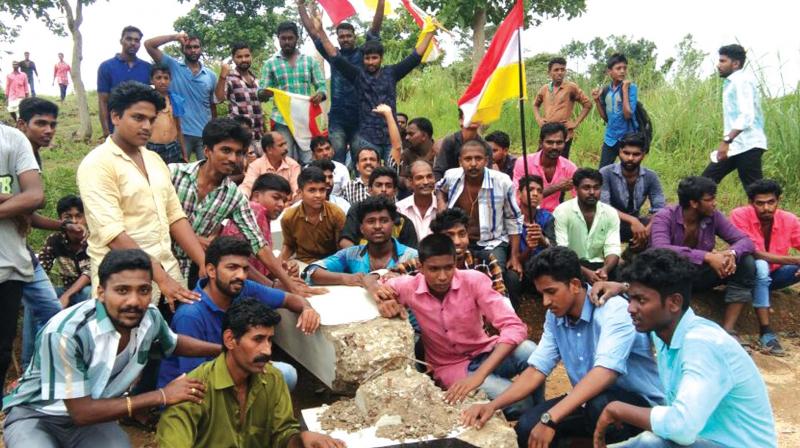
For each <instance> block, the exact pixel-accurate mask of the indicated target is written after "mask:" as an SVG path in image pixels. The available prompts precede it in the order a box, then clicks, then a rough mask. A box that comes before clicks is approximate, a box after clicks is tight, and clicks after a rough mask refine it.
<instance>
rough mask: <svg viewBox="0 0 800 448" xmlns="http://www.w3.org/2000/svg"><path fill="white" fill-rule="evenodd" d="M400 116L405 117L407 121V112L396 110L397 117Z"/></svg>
mask: <svg viewBox="0 0 800 448" xmlns="http://www.w3.org/2000/svg"><path fill="white" fill-rule="evenodd" d="M401 116H403V117H406V122H408V114H407V113H405V112H398V113H397V117H398V118H399V117H401Z"/></svg>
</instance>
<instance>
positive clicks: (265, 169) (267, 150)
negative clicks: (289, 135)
mask: <svg viewBox="0 0 800 448" xmlns="http://www.w3.org/2000/svg"><path fill="white" fill-rule="evenodd" d="M261 149H262V150H263V151H264V155H263V156H262V157H260V158H258V159H256V161H255V162H253V163H251V164H250V165H248V167H247V172H246V173H245V174H244V180H243V181H242V184H241V185H239V190H241V191H242V193H244V195H245V196H250V193H251V189H252V188H253V182H255V180H256V179H258V176H260V175H262V174H266V173H275V174H277V175H279V176H281V177H282V178H284V179H286V180H287V181H289V185H290V186H291V187H292V196H291V197H290V200H292V202H294V201H293V199H294V195H295V194H297V176H299V175H300V164H299V163H297V162H296V161H295V160H294V159H293V158H291V157H289V156H288V154H289V144H288V143H287V142H286V139H285V138H283V134H281V133H280V132H267V133H265V134H264V136H263V137H261Z"/></svg>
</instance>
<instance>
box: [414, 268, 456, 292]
mask: <svg viewBox="0 0 800 448" xmlns="http://www.w3.org/2000/svg"><path fill="white" fill-rule="evenodd" d="M416 282H417V287H416V289H415V290H414V292H415V293H416V294H430V295H433V294H431V291H430V289H428V282H426V281H425V276H424V275H422V274H419V275H417V276H416ZM460 288H461V274H460V273H459V272H458V269H456V270H455V271H453V280H452V281H450V290H449V291H447V294H450V292H451V291H458V290H459V289H460Z"/></svg>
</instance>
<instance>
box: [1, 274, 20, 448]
mask: <svg viewBox="0 0 800 448" xmlns="http://www.w3.org/2000/svg"><path fill="white" fill-rule="evenodd" d="M24 284H25V283H23V282H21V281H17V280H9V281H6V282H3V283H0V298H2V300H0V385H5V384H6V371H7V370H8V365H9V364H11V357H12V356H13V355H14V352H13V349H14V338H15V337H16V336H17V316H18V315H19V305H20V303H21V302H22V286H23V285H24ZM3 389H5V387H0V398H2V397H3ZM6 420H8V417H6ZM6 446H11V445H8V444H6Z"/></svg>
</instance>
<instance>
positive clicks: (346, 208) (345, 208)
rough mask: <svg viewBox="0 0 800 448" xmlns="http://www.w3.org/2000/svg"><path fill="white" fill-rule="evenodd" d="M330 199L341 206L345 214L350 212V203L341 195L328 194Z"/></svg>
mask: <svg viewBox="0 0 800 448" xmlns="http://www.w3.org/2000/svg"><path fill="white" fill-rule="evenodd" d="M328 201H330V202H331V203H333V205H335V206H337V207H339V208H340V209H342V211H343V212H344V214H345V216H346V215H347V213H348V212H350V203H349V202H347V200H346V199H345V198H343V197H341V196H336V195H335V194H330V195H328Z"/></svg>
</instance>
